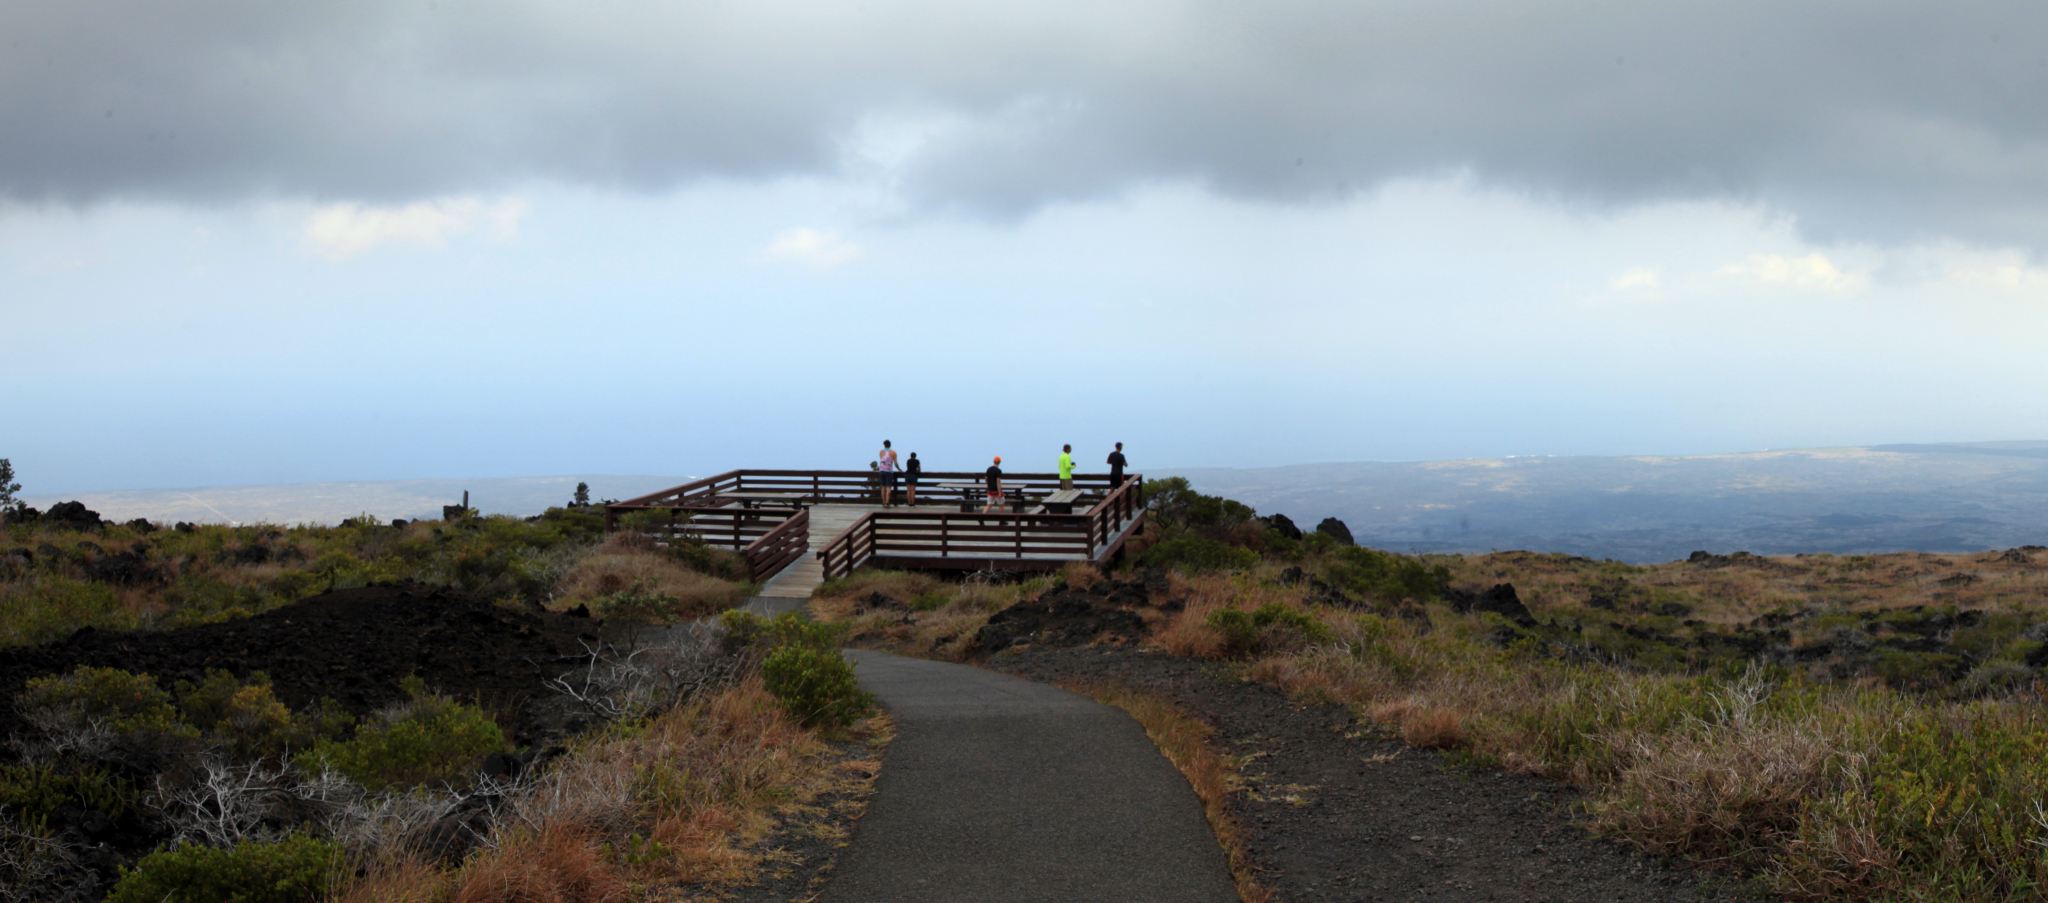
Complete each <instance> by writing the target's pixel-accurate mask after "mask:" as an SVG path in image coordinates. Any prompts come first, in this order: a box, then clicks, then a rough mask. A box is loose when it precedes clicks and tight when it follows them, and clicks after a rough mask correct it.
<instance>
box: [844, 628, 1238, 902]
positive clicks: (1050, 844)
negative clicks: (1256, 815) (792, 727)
mask: <svg viewBox="0 0 2048 903" xmlns="http://www.w3.org/2000/svg"><path fill="white" fill-rule="evenodd" d="M846 654H847V657H849V658H851V659H853V660H854V661H855V662H856V663H857V673H858V674H859V675H860V682H861V686H862V687H864V688H866V689H868V690H869V691H871V692H873V693H874V694H875V695H876V696H877V697H878V698H879V699H880V701H881V703H882V705H883V706H884V707H885V708H887V709H888V710H889V713H890V714H891V715H893V716H894V717H895V719H896V727H897V733H896V739H895V740H894V741H892V742H891V743H890V744H889V749H888V751H887V753H885V754H884V758H883V762H882V774H881V777H880V779H879V780H878V782H877V784H876V788H875V795H874V798H873V800H872V801H871V802H870V804H869V806H868V811H867V814H866V815H865V816H864V817H863V818H862V819H861V821H860V823H859V825H858V826H857V827H856V828H855V829H854V834H853V842H852V844H851V845H850V846H848V847H847V849H846V851H845V852H844V853H842V854H841V855H840V858H839V863H838V865H837V867H836V868H834V869H833V871H832V873H831V874H832V877H831V878H830V879H829V880H828V881H827V883H826V885H825V889H824V892H823V893H822V894H821V895H820V896H819V897H818V899H819V900H820V901H821V903H910V901H926V900H929V901H944V903H966V901H975V903H1026V901H1046V903H1083V901H1095V900H1100V901H1119V903H1124V901H1128V903H1151V901H1159V903H1169V901H1170V903H1234V901H1236V900H1237V891H1236V889H1235V888H1234V887H1233V886H1232V884H1231V881H1230V873H1229V869H1228V867H1227V866H1226V865H1225V863H1224V859H1223V851H1222V850H1221V849H1219V848H1218V847H1217V845H1216V839H1215V836H1214V835H1212V834H1210V833H1209V825H1208V822H1207V821H1206V820H1205V819H1204V818H1203V816H1202V807H1201V803H1200V801H1198V800H1197V799H1196V798H1195V792H1194V790H1193V789H1192V788H1190V787H1189V786H1188V783H1187V780H1186V779H1185V778H1183V777H1182V776H1181V774H1180V772H1179V771H1177V770H1175V769H1174V767H1173V764H1172V763H1171V762H1168V761H1167V760H1166V757H1165V756H1162V755H1160V753H1159V751H1158V749H1157V748H1156V747H1154V746H1153V745H1152V741H1151V740H1150V739H1148V738H1147V737H1146V736H1145V732H1144V730H1143V729H1142V728H1140V727H1139V726H1138V723H1137V722H1136V721H1133V720H1131V718H1130V716H1128V715H1126V714H1124V713H1123V712H1122V711H1119V710H1117V709H1113V708H1110V707H1108V706H1104V705H1100V704H1097V703H1095V702H1093V701H1091V700H1089V699H1087V698H1085V697H1082V696H1078V695H1076V694H1073V693H1069V692H1067V691H1065V690H1060V689H1056V688H1054V687H1050V686H1047V685H1045V684H1039V683H1032V682H1030V681H1027V680H1022V679H1019V678H1015V677H1010V676H1008V675H1004V674H997V673H995V672H992V671H984V670H981V669H979V668H973V667H969V666H966V665H949V664H944V663H941V662H928V661H921V660H918V659H908V658H902V657H900V656H894V655H889V654H887V653H881V652H870V651H865V650H849V651H848V652H847V653H846Z"/></svg>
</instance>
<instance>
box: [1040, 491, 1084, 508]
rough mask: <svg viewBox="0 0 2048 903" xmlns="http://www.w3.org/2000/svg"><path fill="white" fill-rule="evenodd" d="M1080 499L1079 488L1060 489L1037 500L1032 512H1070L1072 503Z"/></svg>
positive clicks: (1072, 506)
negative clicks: (1036, 505) (1037, 502)
mask: <svg viewBox="0 0 2048 903" xmlns="http://www.w3.org/2000/svg"><path fill="white" fill-rule="evenodd" d="M1080 499H1081V490H1079V489H1061V490H1059V491H1057V492H1054V493H1053V494H1051V495H1048V496H1046V497H1045V498H1043V499H1040V500H1039V504H1038V507H1037V508H1036V509H1034V510H1033V511H1032V512H1031V513H1032V514H1072V513H1074V503H1075V502H1077V501H1079V500H1080Z"/></svg>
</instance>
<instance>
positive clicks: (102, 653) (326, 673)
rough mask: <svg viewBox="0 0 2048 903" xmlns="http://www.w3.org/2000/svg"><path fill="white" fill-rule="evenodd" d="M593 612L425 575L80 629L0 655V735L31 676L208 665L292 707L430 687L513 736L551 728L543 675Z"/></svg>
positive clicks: (195, 670)
mask: <svg viewBox="0 0 2048 903" xmlns="http://www.w3.org/2000/svg"><path fill="white" fill-rule="evenodd" d="M596 625H597V622H596V621H594V620H591V619H589V618H576V617H572V616H568V615H558V614H549V613H544V612H529V611H517V610H513V609H508V608H503V607H500V606H495V605H490V604H488V603H483V602H478V601H476V600H474V599H472V598H470V597H469V596H467V595H466V594H464V593H462V592H461V591H459V590H454V589H450V588H448V587H440V586H428V585H425V584H417V583H393V584H380V585H375V586H368V587H362V588H359V589H345V590H338V591H336V592H331V593H326V594H323V595H319V596H315V597H313V598H310V599H307V600H305V601H303V602H299V603H296V604H293V605H288V606H285V607H283V608H279V609H277V610H275V611H270V612H266V613H264V614H260V615H257V616H255V617H250V618H243V619H240V620H235V621H227V622H224V623H220V624H204V625H200V626H196V627H187V628H182V629H178V630H165V631H144V632H133V633H113V632H101V631H95V630H90V629H88V630H84V631H80V632H79V633H78V634H75V635H73V636H72V637H70V638H69V639H66V640H63V641H61V642H57V643H51V644H48V645H45V646H36V647H30V648H25V649H9V650H6V651H5V652H4V653H0V701H4V704H0V737H4V736H8V735H11V734H13V733H15V732H16V731H18V730H19V729H20V728H21V724H20V721H19V716H18V715H17V713H16V712H15V710H14V706H13V705H12V700H13V699H14V697H15V695H16V694H18V693H20V692H21V690H22V688H23V686H24V684H25V683H26V682H27V681H28V679H29V678H32V677H37V676H41V675H46V674H61V673H64V672H68V671H70V670H71V669H72V668H75V667H77V666H79V665H94V666H98V667H103V668H121V669H123V670H127V671H135V672H144V673H149V674H153V675H156V678H157V681H158V684H159V685H160V686H162V687H164V688H165V689H170V688H172V687H173V686H175V685H176V682H177V681H179V680H190V681H194V682H197V681H199V680H200V679H202V678H204V677H205V673H206V671H207V670H208V669H212V668H219V669H224V670H227V671H231V672H233V673H234V674H235V676H237V677H242V678H246V677H247V676H248V675H249V673H250V672H252V671H264V672H267V673H268V674H269V675H270V677H271V680H272V681H273V686H274V691H275V692H276V694H277V697H278V699H279V700H281V701H283V702H284V704H285V705H287V706H290V707H292V708H293V709H294V710H299V709H304V708H307V707H309V706H312V705H314V704H316V703H317V702H318V701H319V700H320V698H321V697H333V698H334V699H336V700H338V701H340V702H341V703H342V704H343V705H344V706H346V707H347V708H348V709H349V710H350V711H351V712H352V713H354V714H356V715H358V716H360V715H362V714H365V713H368V712H371V711H374V710H376V709H378V708H380V707H382V706H385V705H388V704H390V703H392V702H396V701H398V700H400V699H403V698H404V697H405V693H404V691H402V690H400V689H399V686H398V682H399V681H400V680H401V679H403V678H404V677H405V676H406V675H408V674H418V675H419V676H420V677H421V678H422V679H424V680H425V681H426V682H427V685H428V686H429V687H431V688H433V689H435V690H439V691H441V692H443V693H446V694H448V695H450V696H454V697H456V698H458V699H461V700H464V701H473V702H476V703H480V704H482V705H484V706H485V707H487V708H489V709H490V710H491V711H492V713H493V714H494V715H496V716H497V718H498V722H499V726H500V727H502V728H503V729H504V730H505V733H506V736H508V737H510V738H512V741H513V743H514V744H515V745H520V746H525V745H530V744H532V743H534V742H537V741H539V740H540V739H542V735H543V734H553V733H555V732H557V731H559V730H560V728H561V726H560V725H554V724H551V723H549V720H550V718H551V717H552V716H551V715H550V712H552V711H553V710H554V709H557V708H559V707H558V706H548V705H545V703H547V702H548V701H550V698H551V697H552V694H550V693H548V691H547V690H546V689H545V688H544V687H543V686H542V684H543V682H544V681H545V680H546V679H548V678H551V677H555V676H557V675H559V674H561V673H563V672H566V671H569V670H572V669H573V668H575V667H576V665H577V664H579V663H580V662H582V661H583V652H584V647H583V646H582V645H581V644H580V643H579V642H578V640H579V638H581V639H584V640H595V639H596V629H597V626H596Z"/></svg>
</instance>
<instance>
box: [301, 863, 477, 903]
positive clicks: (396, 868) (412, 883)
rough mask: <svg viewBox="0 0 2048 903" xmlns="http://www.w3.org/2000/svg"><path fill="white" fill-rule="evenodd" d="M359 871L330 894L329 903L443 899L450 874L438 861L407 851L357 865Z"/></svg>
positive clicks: (420, 902)
mask: <svg viewBox="0 0 2048 903" xmlns="http://www.w3.org/2000/svg"><path fill="white" fill-rule="evenodd" d="M357 871H358V874H357V876H356V877H355V878H354V879H352V880H351V881H350V882H349V883H348V884H347V885H346V886H345V887H343V888H342V889H341V890H339V891H338V892H336V893H334V894H333V895H331V896H329V897H328V900H329V901H330V903H442V901H445V900H447V899H448V887H449V875H448V873H447V872H446V871H445V870H443V869H442V868H441V867H440V866H439V865H437V864H435V863H433V862H431V861H429V860H426V859H423V858H420V857H418V856H413V855H408V854H404V853H392V854H388V855H380V856H377V857H375V858H373V859H372V860H371V861H369V862H366V863H363V864H361V865H359V866H357Z"/></svg>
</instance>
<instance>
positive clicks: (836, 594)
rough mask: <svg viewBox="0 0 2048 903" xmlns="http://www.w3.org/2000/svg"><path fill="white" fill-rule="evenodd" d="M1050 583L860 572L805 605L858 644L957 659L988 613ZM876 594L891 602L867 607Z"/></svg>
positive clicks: (818, 593)
mask: <svg viewBox="0 0 2048 903" xmlns="http://www.w3.org/2000/svg"><path fill="white" fill-rule="evenodd" d="M1090 570H1091V571H1092V570H1093V568H1090ZM1097 579H1100V575H1099V574H1098V575H1097ZM1051 585H1052V580H1051V579H1050V578H1046V577H1040V578H1037V579H1033V580H1027V581H1025V582H1023V583H1004V584H981V583H973V582H968V583H948V582H946V581H943V580H940V579H938V578H936V577H933V576H931V575H929V574H918V573H910V572H902V571H862V572H859V573H856V574H853V575H851V576H849V577H846V578H843V579H840V580H834V581H828V582H826V584H825V585H823V586H820V587H819V588H818V589H817V591H816V592H814V593H813V594H812V596H811V606H810V608H811V613H812V614H813V615H814V616H815V617H817V618H818V619H820V620H824V621H834V622H843V623H845V624H846V625H847V626H848V629H849V633H850V636H851V638H852V641H853V642H854V643H856V644H858V645H860V646H863V647H866V648H872V649H882V650H886V651H889V652H894V653H898V654H900V655H911V656H917V657H920V658H929V659H936V660H939V661H951V662H958V661H965V660H966V659H967V657H968V654H969V653H970V652H971V651H972V647H973V645H974V635H975V633H976V631H979V630H980V629H981V628H982V626H983V625H985V624H987V623H988V618H989V615H992V614H995V613H996V612H999V611H1002V610H1003V609H1005V608H1008V607H1010V606H1012V605H1015V604H1017V603H1018V602H1020V601H1023V600H1025V599H1029V598H1035V597H1036V596H1038V595H1039V594H1041V593H1043V592H1044V591H1045V590H1046V588H1047V587H1049V586H1051ZM876 593H880V594H881V595H882V596H884V597H886V598H888V599H889V600H890V602H891V604H889V605H886V606H881V607H875V606H871V605H870V603H869V599H870V598H871V597H872V596H873V595H874V594H876Z"/></svg>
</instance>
